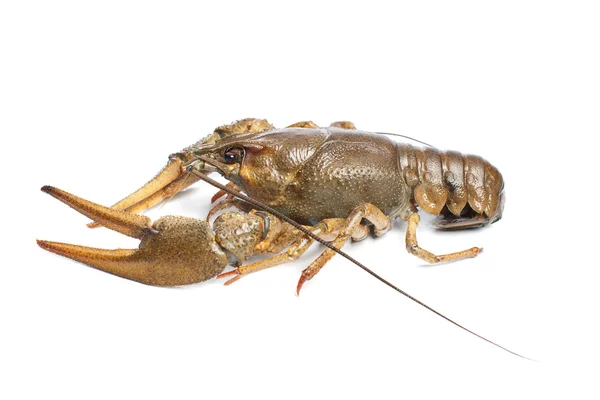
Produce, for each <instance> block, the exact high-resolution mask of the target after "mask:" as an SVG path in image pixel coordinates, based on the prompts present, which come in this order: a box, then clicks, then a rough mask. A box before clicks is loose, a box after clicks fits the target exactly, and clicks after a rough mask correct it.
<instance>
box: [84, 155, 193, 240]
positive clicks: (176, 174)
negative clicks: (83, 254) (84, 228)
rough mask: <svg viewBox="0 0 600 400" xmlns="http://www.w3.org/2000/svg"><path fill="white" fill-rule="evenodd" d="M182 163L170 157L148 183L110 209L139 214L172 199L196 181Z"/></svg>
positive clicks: (92, 224)
mask: <svg viewBox="0 0 600 400" xmlns="http://www.w3.org/2000/svg"><path fill="white" fill-rule="evenodd" d="M183 165H184V161H182V160H181V159H179V158H177V157H171V159H170V160H169V163H168V164H167V165H166V166H165V167H164V168H163V169H162V170H161V171H160V172H159V173H158V174H157V175H156V177H154V179H152V180H151V181H149V182H148V183H146V184H145V185H144V186H142V187H141V188H139V189H138V190H136V191H135V192H133V193H132V194H130V195H129V196H127V197H125V198H124V199H122V200H121V201H119V202H117V203H116V204H114V205H113V206H112V207H111V208H113V209H115V210H124V211H129V212H131V213H140V212H142V211H144V210H146V209H148V208H150V207H152V206H155V205H156V204H158V203H160V202H161V201H163V200H165V199H168V198H170V197H173V196H174V195H175V194H177V193H178V192H180V191H182V190H183V189H185V188H187V187H188V186H190V185H192V184H193V183H195V182H197V181H198V178H197V177H196V176H195V175H193V174H189V173H187V172H186V171H185V170H184V168H183ZM100 225H101V223H97V222H91V223H89V224H88V227H90V228H96V227H98V226H100Z"/></svg>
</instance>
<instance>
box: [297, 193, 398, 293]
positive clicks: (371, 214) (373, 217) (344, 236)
mask: <svg viewBox="0 0 600 400" xmlns="http://www.w3.org/2000/svg"><path fill="white" fill-rule="evenodd" d="M363 218H365V219H367V220H368V221H369V222H371V223H372V224H373V225H374V233H375V235H376V236H381V235H383V234H384V233H386V232H387V231H389V230H390V229H391V227H392V222H391V221H390V218H389V217H388V216H387V215H385V214H384V213H383V212H382V211H381V210H380V209H378V208H377V207H375V206H374V205H372V204H369V203H363V204H361V205H360V206H358V207H356V208H355V209H354V210H353V211H352V212H351V213H350V216H349V217H348V218H347V219H346V223H345V226H344V227H343V228H342V229H341V230H340V233H339V234H338V237H337V238H336V239H335V240H334V241H333V242H332V243H331V244H332V245H333V246H334V247H336V248H338V249H341V248H342V246H344V244H346V242H347V241H348V238H349V237H350V235H351V234H352V232H353V231H354V230H355V229H356V227H357V226H360V222H361V221H362V219H363ZM334 255H335V252H334V251H333V250H331V249H326V250H325V251H324V252H323V253H321V255H320V256H319V257H318V258H317V259H316V260H314V261H313V262H312V263H311V264H310V265H309V266H308V267H307V268H306V269H305V270H304V271H302V275H301V276H300V280H299V281H298V286H297V288H296V292H297V293H298V294H300V289H302V285H304V282H306V281H307V280H310V279H312V278H313V277H314V276H315V275H316V274H317V273H318V272H319V271H320V270H321V268H323V266H324V265H325V264H326V263H327V261H329V260H330V259H331V258H332V257H333V256H334Z"/></svg>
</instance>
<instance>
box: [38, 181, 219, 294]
mask: <svg viewBox="0 0 600 400" xmlns="http://www.w3.org/2000/svg"><path fill="white" fill-rule="evenodd" d="M42 191H43V192H45V193H48V194H49V195H51V196H52V197H54V198H56V199H58V200H60V201H62V202H63V203H65V204H67V205H68V206H69V207H71V208H73V209H75V210H76V211H78V212H80V213H81V214H84V215H86V216H87V217H89V218H91V219H93V220H94V221H96V222H97V223H99V224H101V225H103V226H105V227H107V228H110V229H112V230H114V231H117V232H120V233H122V234H125V235H128V236H131V237H135V238H137V239H140V240H141V243H140V246H139V248H138V249H116V250H105V249H96V248H92V247H84V246H78V245H73V244H67V243H58V242H49V241H45V240H38V241H37V242H38V245H39V246H40V247H41V248H43V249H44V250H48V251H50V252H52V253H56V254H59V255H62V256H64V257H68V258H71V259H73V260H75V261H79V262H82V263H84V264H87V265H89V266H91V267H93V268H96V269H99V270H102V271H105V272H108V273H110V274H113V275H117V276H120V277H122V278H126V279H131V280H134V281H137V282H141V283H145V284H148V285H155V286H179V285H186V284H190V283H196V282H201V281H204V280H207V279H210V278H212V277H214V276H216V275H218V274H219V273H220V272H222V271H223V269H224V268H225V266H226V265H227V264H228V259H227V256H226V255H225V253H224V252H223V251H222V250H221V248H220V247H219V246H218V245H217V244H216V241H215V238H214V235H213V232H212V230H211V228H210V225H209V224H208V223H206V222H204V221H200V220H196V219H193V218H186V217H176V216H166V217H162V218H160V219H158V220H157V221H156V222H154V223H153V224H152V223H151V220H150V218H148V217H146V216H142V215H137V214H132V213H130V212H127V211H120V210H115V209H113V208H109V207H104V206H101V205H99V204H96V203H93V202H91V201H88V200H85V199H82V198H80V197H77V196H75V195H72V194H70V193H67V192H65V191H63V190H60V189H57V188H54V187H51V186H44V187H43V188H42Z"/></svg>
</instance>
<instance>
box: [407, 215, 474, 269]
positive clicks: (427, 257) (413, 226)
mask: <svg viewBox="0 0 600 400" xmlns="http://www.w3.org/2000/svg"><path fill="white" fill-rule="evenodd" d="M420 220H421V217H419V214H417V213H416V212H415V213H412V214H410V215H409V217H408V226H407V228H406V250H408V252H409V253H412V254H414V255H415V256H417V257H419V258H420V259H421V260H424V261H427V262H428V263H430V264H435V263H440V262H448V261H456V260H462V259H463V258H473V257H476V256H477V255H478V254H479V253H481V252H482V251H483V249H481V248H479V247H472V248H470V249H468V250H463V251H457V252H455V253H450V254H443V255H439V256H438V255H435V254H433V253H430V252H429V251H427V250H425V249H422V248H421V247H420V246H419V244H418V242H417V226H418V225H419V221H420Z"/></svg>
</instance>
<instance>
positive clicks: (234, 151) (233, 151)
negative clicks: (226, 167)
mask: <svg viewBox="0 0 600 400" xmlns="http://www.w3.org/2000/svg"><path fill="white" fill-rule="evenodd" d="M224 157H225V162H226V163H227V164H233V163H236V162H241V161H242V158H244V149H243V148H241V147H230V148H228V149H227V150H225V154H224Z"/></svg>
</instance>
